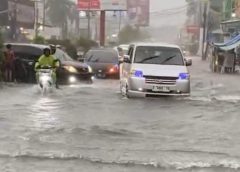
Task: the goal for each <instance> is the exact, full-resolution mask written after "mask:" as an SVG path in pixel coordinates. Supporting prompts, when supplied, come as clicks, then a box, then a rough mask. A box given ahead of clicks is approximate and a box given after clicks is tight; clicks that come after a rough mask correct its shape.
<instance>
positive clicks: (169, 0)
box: [150, 0, 186, 26]
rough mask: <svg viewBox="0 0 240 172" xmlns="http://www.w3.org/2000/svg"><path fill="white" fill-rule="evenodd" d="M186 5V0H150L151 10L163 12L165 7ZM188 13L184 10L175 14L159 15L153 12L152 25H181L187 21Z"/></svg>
mask: <svg viewBox="0 0 240 172" xmlns="http://www.w3.org/2000/svg"><path fill="white" fill-rule="evenodd" d="M185 5H186V2H185V0H150V8H151V12H156V11H157V12H161V11H162V10H165V9H172V8H178V7H183V6H185ZM185 16H186V13H185V11H182V12H181V13H177V14H175V15H171V16H167V15H158V14H156V13H152V14H151V26H159V25H160V26H161V25H181V24H183V23H184V21H185Z"/></svg>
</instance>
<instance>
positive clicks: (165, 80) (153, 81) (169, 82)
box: [144, 76, 178, 85]
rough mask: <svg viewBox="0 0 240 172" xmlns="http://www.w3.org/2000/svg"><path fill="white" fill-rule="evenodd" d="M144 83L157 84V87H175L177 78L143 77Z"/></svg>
mask: <svg viewBox="0 0 240 172" xmlns="http://www.w3.org/2000/svg"><path fill="white" fill-rule="evenodd" d="M144 77H145V83H147V84H159V85H175V84H176V80H177V79H178V77H165V76H144Z"/></svg>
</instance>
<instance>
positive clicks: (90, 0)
mask: <svg viewBox="0 0 240 172" xmlns="http://www.w3.org/2000/svg"><path fill="white" fill-rule="evenodd" d="M77 2H78V3H77V6H78V10H80V11H86V10H100V0H78V1H77Z"/></svg>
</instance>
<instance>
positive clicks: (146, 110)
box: [0, 57, 240, 172]
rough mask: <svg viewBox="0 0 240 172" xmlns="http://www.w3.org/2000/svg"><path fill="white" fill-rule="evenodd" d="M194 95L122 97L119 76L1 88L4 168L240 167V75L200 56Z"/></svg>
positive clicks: (108, 171) (127, 170) (133, 170)
mask: <svg viewBox="0 0 240 172" xmlns="http://www.w3.org/2000/svg"><path fill="white" fill-rule="evenodd" d="M190 71H191V80H192V95H191V97H187V98H176V97H161V98H147V99H126V98H122V97H121V95H120V92H119V82H118V81H117V80H96V81H95V82H94V84H93V85H85V84H79V85H75V86H63V87H62V88H61V90H57V91H55V92H54V93H52V94H50V95H47V96H41V95H40V94H39V93H38V91H37V87H36V86H33V85H25V84H20V85H15V84H13V85H8V86H4V87H3V88H2V89H1V90H0V171H1V172H23V171H24V172H79V171H84V172H96V171H98V172H155V171H163V172H176V171H183V172H185V171H186V172H190V171H191V172H192V171H197V172H232V171H240V152H239V150H240V137H239V136H240V125H239V122H240V113H239V110H240V108H239V103H240V87H239V83H240V82H239V79H240V76H239V75H220V74H213V73H211V72H210V71H209V66H208V64H207V63H206V62H201V61H200V59H199V57H193V66H192V67H190Z"/></svg>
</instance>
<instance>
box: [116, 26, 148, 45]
mask: <svg viewBox="0 0 240 172" xmlns="http://www.w3.org/2000/svg"><path fill="white" fill-rule="evenodd" d="M149 37H150V36H149V34H148V33H146V32H143V31H141V30H140V29H138V28H133V27H132V26H130V25H127V26H125V27H124V28H123V29H122V30H121V31H120V33H119V34H118V38H119V43H120V44H125V43H130V42H133V41H144V40H146V39H148V38H149Z"/></svg>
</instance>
